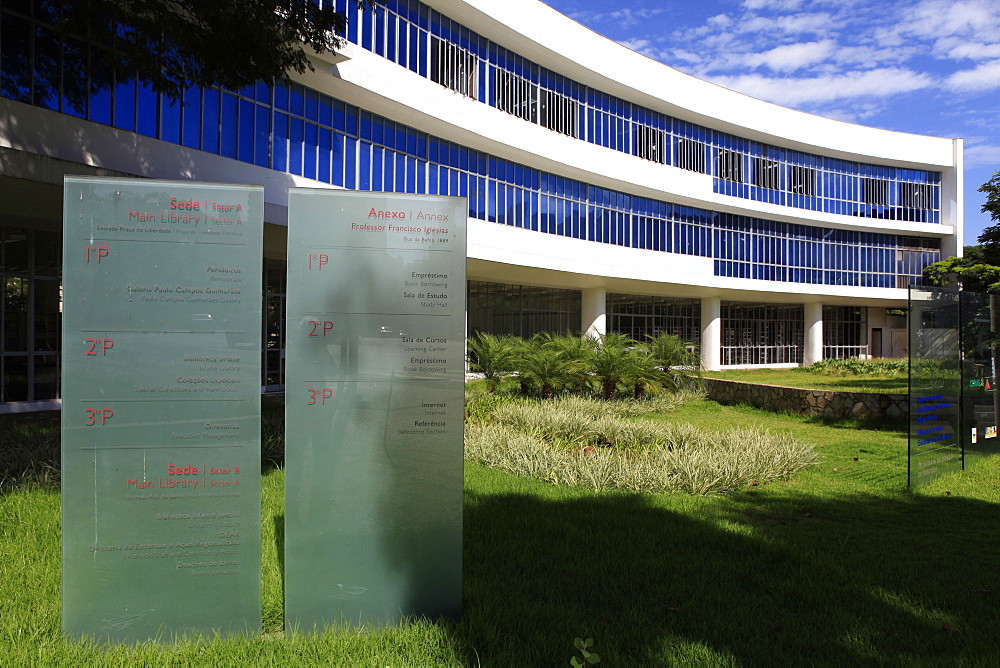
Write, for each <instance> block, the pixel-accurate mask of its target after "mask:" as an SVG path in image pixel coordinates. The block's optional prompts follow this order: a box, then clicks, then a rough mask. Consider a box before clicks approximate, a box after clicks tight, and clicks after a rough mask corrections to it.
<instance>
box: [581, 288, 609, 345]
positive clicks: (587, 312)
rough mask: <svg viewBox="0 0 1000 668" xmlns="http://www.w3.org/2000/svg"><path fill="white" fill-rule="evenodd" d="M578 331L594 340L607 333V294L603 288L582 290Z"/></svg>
mask: <svg viewBox="0 0 1000 668" xmlns="http://www.w3.org/2000/svg"><path fill="white" fill-rule="evenodd" d="M580 329H581V330H583V332H584V334H586V335H587V336H589V337H591V338H594V339H597V338H600V337H602V336H604V335H605V334H607V333H608V292H607V290H605V289H604V288H584V290H583V303H582V304H581V308H580Z"/></svg>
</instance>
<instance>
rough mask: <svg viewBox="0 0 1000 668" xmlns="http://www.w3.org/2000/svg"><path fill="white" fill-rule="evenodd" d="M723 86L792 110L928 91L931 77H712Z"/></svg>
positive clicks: (897, 73) (901, 73) (903, 72)
mask: <svg viewBox="0 0 1000 668" xmlns="http://www.w3.org/2000/svg"><path fill="white" fill-rule="evenodd" d="M711 80H712V81H713V82H714V83H717V84H719V85H720V86H725V87H726V88H730V89H732V90H736V91H739V92H741V93H745V94H747V95H751V96H753V97H757V98H760V99H763V100H768V101H770V102H774V103H776V104H781V105H785V106H790V107H801V106H803V105H809V104H816V103H829V102H834V101H838V100H855V99H856V100H858V101H859V102H861V103H870V102H872V101H876V100H879V99H884V98H889V97H891V96H894V95H900V94H903V93H912V92H913V91H917V90H921V89H924V88H927V87H928V86H930V85H931V84H932V79H931V77H930V76H929V75H927V74H925V73H922V72H915V71H913V70H909V69H904V68H883V69H876V70H868V71H866V72H847V73H844V74H832V75H822V76H816V77H799V78H770V77H764V76H759V75H755V74H745V75H738V76H723V77H712V78H711Z"/></svg>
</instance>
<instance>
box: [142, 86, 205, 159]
mask: <svg viewBox="0 0 1000 668" xmlns="http://www.w3.org/2000/svg"><path fill="white" fill-rule="evenodd" d="M159 99H160V96H159V95H157V94H156V91H154V90H153V87H152V86H150V85H149V84H147V83H144V82H141V81H140V82H139V84H138V87H137V89H136V109H137V111H138V114H137V115H138V119H137V120H138V122H137V124H136V132H138V133H139V134H141V135H145V136H147V137H153V138H155V137H156V129H157V120H158V114H157V108H156V106H157V103H158V100H159ZM216 115H218V112H216ZM216 152H218V148H216Z"/></svg>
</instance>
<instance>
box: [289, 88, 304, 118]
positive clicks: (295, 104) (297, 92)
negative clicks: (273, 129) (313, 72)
mask: <svg viewBox="0 0 1000 668" xmlns="http://www.w3.org/2000/svg"><path fill="white" fill-rule="evenodd" d="M288 112H289V113H291V114H294V115H296V116H303V115H305V90H304V89H303V88H302V86H301V85H299V84H294V83H293V84H292V85H291V86H289V87H288Z"/></svg>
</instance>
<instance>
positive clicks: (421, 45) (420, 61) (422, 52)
mask: <svg viewBox="0 0 1000 668" xmlns="http://www.w3.org/2000/svg"><path fill="white" fill-rule="evenodd" d="M427 42H428V36H427V33H423V34H421V35H420V37H419V38H418V39H417V74H419V75H420V76H422V77H426V76H427V50H428V47H427Z"/></svg>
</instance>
